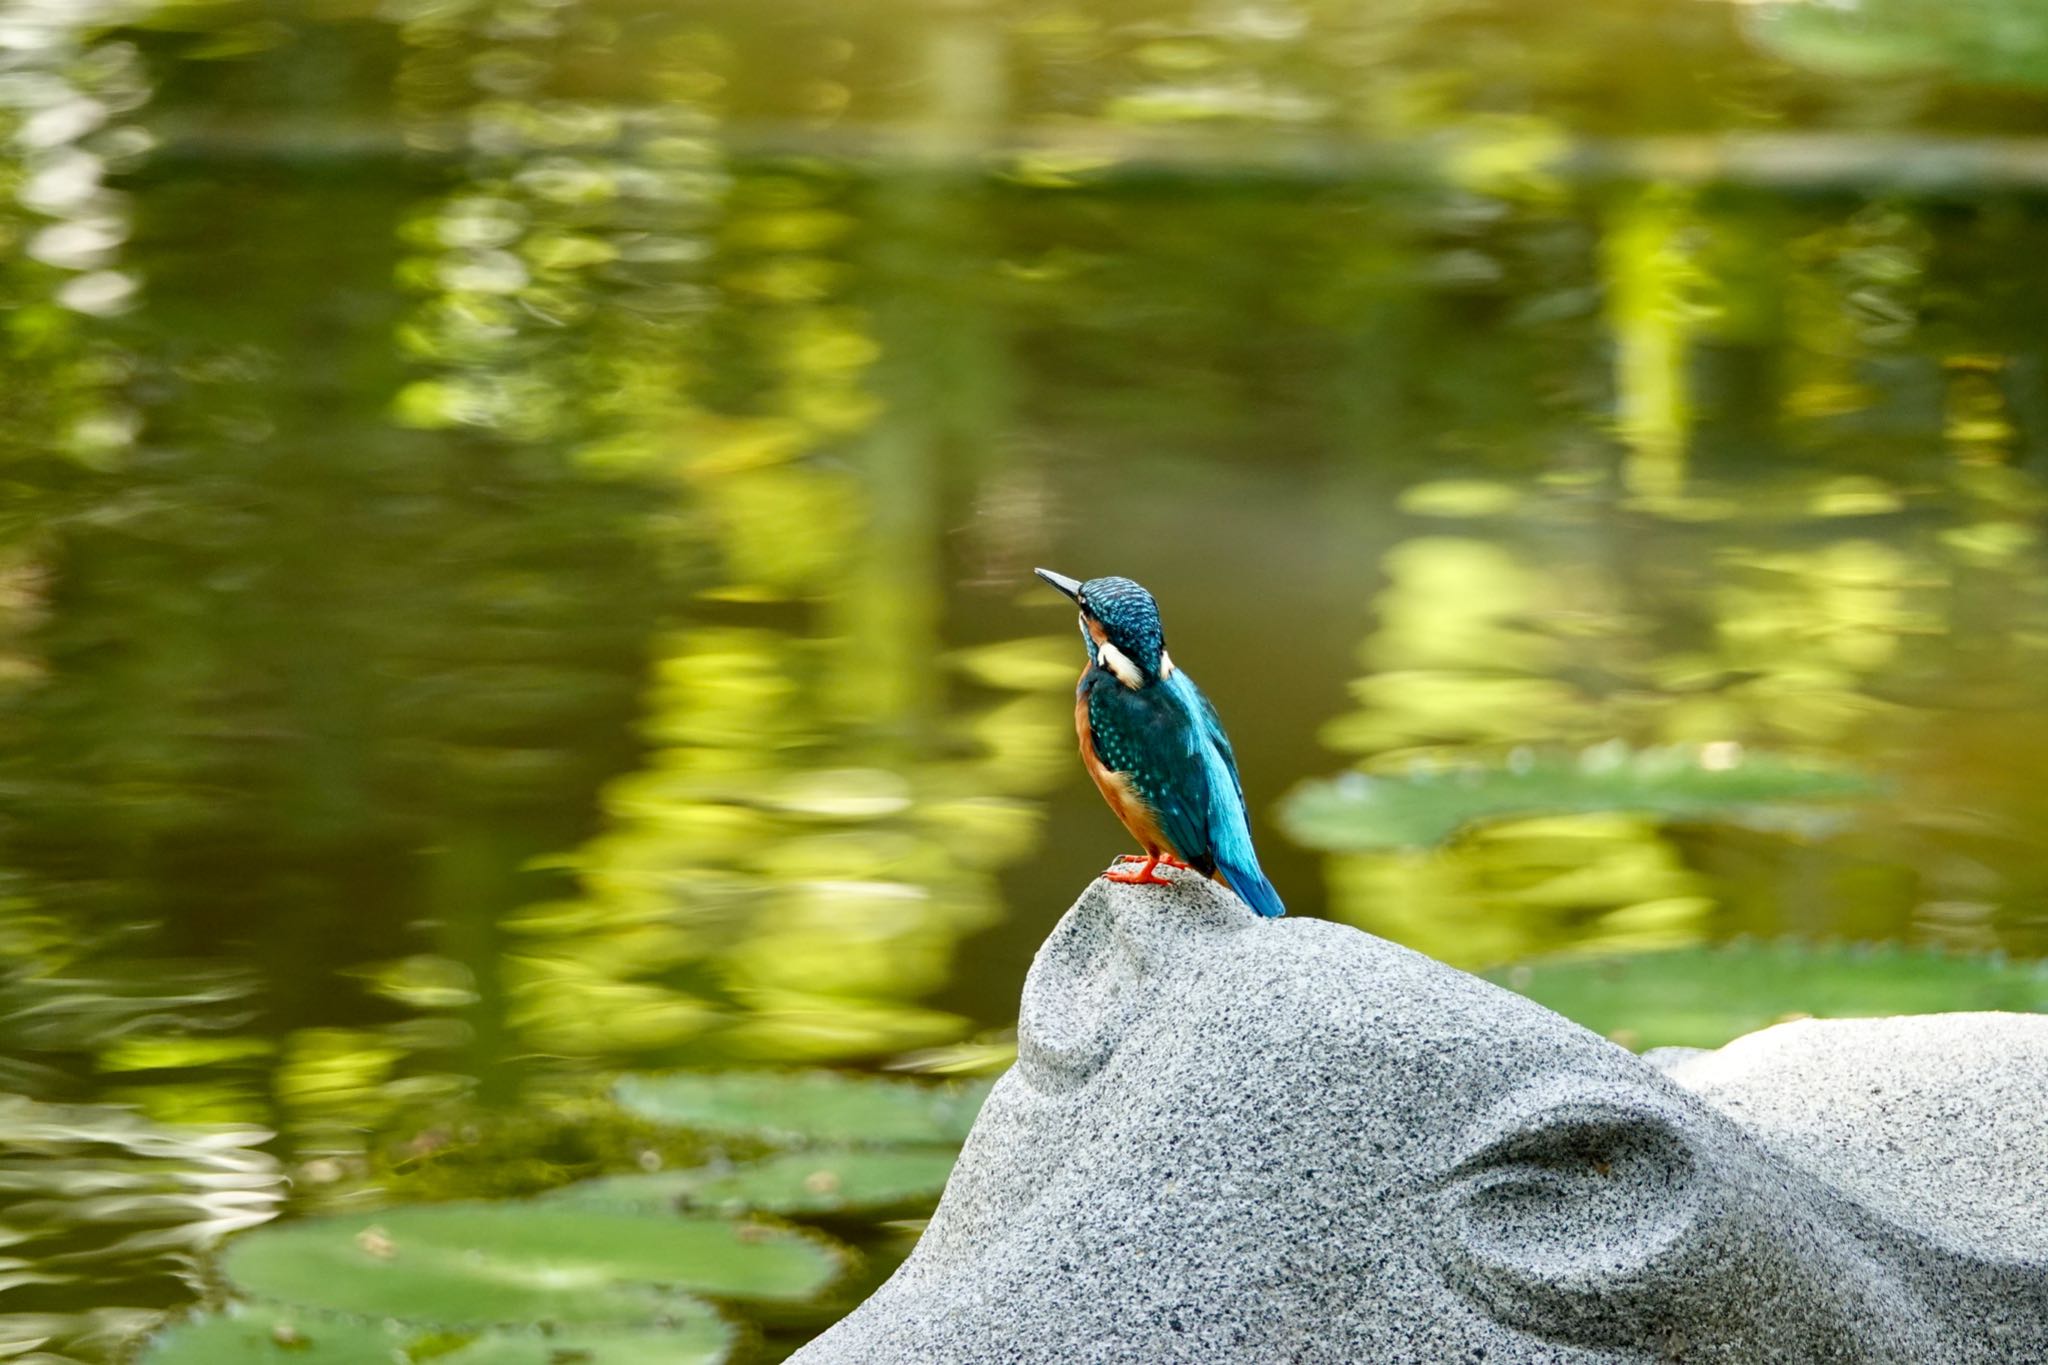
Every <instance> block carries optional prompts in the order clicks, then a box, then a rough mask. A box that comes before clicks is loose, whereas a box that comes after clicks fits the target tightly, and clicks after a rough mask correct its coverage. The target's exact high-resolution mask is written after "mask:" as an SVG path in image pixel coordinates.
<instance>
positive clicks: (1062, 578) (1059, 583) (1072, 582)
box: [1031, 569, 1081, 602]
mask: <svg viewBox="0 0 2048 1365" xmlns="http://www.w3.org/2000/svg"><path fill="white" fill-rule="evenodd" d="M1031 572H1033V573H1035V574H1037V575H1038V576H1039V577H1040V578H1043V579H1044V580H1045V581H1046V582H1048V583H1050V584H1052V585H1053V586H1054V587H1055V588H1058V589H1059V590H1060V591H1061V592H1063V593H1065V594H1066V595H1067V596H1069V597H1071V598H1073V599H1074V600H1075V601H1077V602H1078V601H1080V600H1081V580H1080V579H1078V578H1069V577H1067V576H1066V575H1065V574H1063V573H1054V572H1053V571H1052V570H1051V569H1033V570H1032V571H1031Z"/></svg>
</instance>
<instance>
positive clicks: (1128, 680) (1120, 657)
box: [1095, 640, 1145, 692]
mask: <svg viewBox="0 0 2048 1365" xmlns="http://www.w3.org/2000/svg"><path fill="white" fill-rule="evenodd" d="M1095 657H1096V659H1098V660H1099V661H1100V662H1101V664H1102V666H1103V667H1104V668H1106V669H1108V670H1109V671H1110V672H1112V673H1114V674H1116V680H1117V681H1118V682H1120V683H1122V684H1123V685H1124V686H1125V687H1128V688H1130V689H1131V690H1132V691H1134V692H1135V691H1136V690H1137V689H1138V688H1139V687H1141V686H1143V685H1144V682H1145V675H1144V674H1143V673H1141V672H1139V671H1138V666H1137V665H1136V664H1134V663H1132V662H1131V660H1130V656H1129V655H1127V654H1125V653H1124V652H1123V651H1122V650H1120V649H1118V648H1117V647H1116V646H1115V645H1113V644H1111V643H1110V642H1109V641H1107V640H1104V641H1102V642H1101V643H1100V644H1098V645H1096V646H1095Z"/></svg>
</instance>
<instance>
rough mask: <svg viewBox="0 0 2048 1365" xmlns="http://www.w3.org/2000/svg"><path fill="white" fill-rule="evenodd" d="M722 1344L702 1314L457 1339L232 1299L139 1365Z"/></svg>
mask: <svg viewBox="0 0 2048 1365" xmlns="http://www.w3.org/2000/svg"><path fill="white" fill-rule="evenodd" d="M732 1340H733V1329H732V1327H731V1325H730V1324H728V1323H726V1322H724V1321H723V1320H721V1319H719V1318H717V1317H713V1316H709V1315H697V1316H694V1317H692V1318H691V1319H690V1320H689V1321H687V1322H684V1323H681V1324H678V1325H677V1326H675V1327H672V1328H670V1327H663V1328H653V1329H640V1330H633V1331H623V1332H606V1331H595V1330H588V1329H585V1330H578V1331H569V1332H550V1331H543V1330H542V1329H540V1328H529V1329H504V1330H494V1331H488V1332H482V1333H476V1334H473V1335H465V1334H447V1333H442V1332H438V1331H431V1330H429V1331H423V1330H422V1329H420V1328H418V1327H408V1326H406V1325H404V1324H402V1323H395V1322H390V1321H370V1320H367V1319H361V1318H346V1317H337V1316H332V1315H329V1314H324V1313H307V1312H301V1311H299V1310H295V1309H288V1308H279V1307H276V1306H271V1305H263V1304H240V1305H237V1306H236V1307H235V1308H234V1309H232V1310H231V1311H230V1312H228V1313H219V1314H207V1315H205V1316H202V1317H197V1318H193V1319H191V1320H189V1321H187V1322H183V1323H180V1324H179V1325H178V1326H176V1327H173V1328H171V1329H170V1330H169V1331H167V1332H165V1333H163V1334H162V1335H161V1336H159V1337H157V1338H156V1340H155V1341H153V1342H152V1343H151V1344H150V1347H149V1349H148V1350H147V1351H146V1352H145V1353H144V1354H143V1355H142V1357H141V1358H140V1361H139V1365H266V1362H267V1363H268V1365H287V1362H289V1363H290V1365H384V1363H385V1362H393V1363H394V1365H396V1362H400V1361H417V1362H420V1365H426V1362H429V1361H431V1362H433V1365H570V1362H573V1363H574V1365H718V1362H720V1361H722V1360H724V1359H725V1358H726V1355H727V1353H728V1352H729V1351H730V1350H731V1348H732Z"/></svg>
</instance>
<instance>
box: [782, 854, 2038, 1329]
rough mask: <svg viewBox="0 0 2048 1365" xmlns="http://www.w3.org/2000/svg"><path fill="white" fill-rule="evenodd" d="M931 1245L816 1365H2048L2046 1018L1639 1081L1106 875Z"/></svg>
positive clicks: (1045, 983) (1464, 983) (1041, 976)
mask: <svg viewBox="0 0 2048 1365" xmlns="http://www.w3.org/2000/svg"><path fill="white" fill-rule="evenodd" d="M1018 1042H1019V1049H1018V1050H1019V1057H1018V1062H1017V1065H1016V1066H1015V1067H1014V1068H1012V1070H1011V1071H1010V1073H1009V1074H1008V1075H1006V1076H1005V1077H1004V1078H1003V1079H1002V1081H1001V1082H1000V1083H999V1084H998V1085H997V1086H996V1089H995V1092H994V1094H993V1095H992V1096H991V1097H990V1099H989V1101H988V1104H987V1106H986V1107H985V1108H984V1109H983V1110H982V1114H981V1118H980V1120H979V1122H977V1123H976V1125H975V1128H974V1132H973V1134H972V1136H971V1137H970V1138H969V1139H968V1142H967V1147H966V1150H965V1152H964V1153H963V1154H962V1157H961V1161H960V1165H959V1167H958V1168H957V1169H956V1170H955V1172H954V1174H953V1179H952V1182H951V1184H950V1185H949V1186H948V1187H947V1190H946V1196H945V1199H944V1201H943V1202H942V1203H941V1205H940V1207H939V1210H938V1212H937V1214H936V1215H935V1216H934V1217H933V1219H932V1222H931V1226H930V1227H929V1228H928V1229H927V1230H926V1232H925V1235H924V1237H923V1239H922V1240H921V1241H920V1242H919V1244H918V1247H917V1250H916V1252H915V1253H914V1254H913V1255H912V1256H911V1258H910V1260H909V1261H907V1262H906V1263H905V1264H904V1265H903V1267H902V1268H901V1269H900V1270H898V1271H897V1273H896V1275H895V1276H894V1277H893V1278H891V1279H890V1280H889V1282H888V1283H887V1284H885V1285H884V1286H882V1288H881V1289H880V1290H878V1291H877V1292H876V1293H875V1295H874V1296H873V1297H872V1298H870V1299H869V1300H868V1301H867V1302H866V1303H865V1304H863V1305H862V1306H861V1307H860V1308H859V1309H857V1310H856V1311H855V1312H854V1313H852V1314H851V1315H850V1316H848V1317H847V1318H846V1319H845V1320H844V1321H842V1322H841V1323H839V1324H838V1325H837V1326H835V1327H834V1328H833V1329H832V1330H831V1331H829V1332H827V1333H826V1334H825V1335H824V1336H822V1337H820V1338H819V1339H818V1340H817V1341H815V1342H813V1343H812V1344H811V1345H810V1346H808V1347H806V1348H805V1349H804V1350H803V1351H801V1352H799V1353H798V1355H797V1356H796V1357H795V1359H796V1360H797V1361H800V1362H802V1365H893V1363H895V1362H918V1363H919V1365H981V1363H982V1362H987V1365H998V1363H1000V1365H1024V1363H1027V1362H1044V1365H1084V1363H1085V1362H1122V1361H1132V1362H1138V1361H1142V1362H1176V1361H1189V1362H1208V1361H1229V1362H1256V1363H1257V1365H1266V1363H1267V1362H1289V1361H1292V1362H1318V1363H1321V1362H1327V1363H1328V1365H1515V1363H1518V1362H1539V1361H1540V1362H1557V1363H1558V1365H1592V1363H1593V1362H1626V1363H1627V1365H1659V1363H1660V1362H1672V1363H1674V1365H1677V1363H1680V1362H1717V1363H1719V1365H1793V1363H1794V1362H1798V1363H1799V1365H1835V1363H1839V1365H1849V1363H1850V1362H1858V1363H1867V1365H1992V1363H1993V1362H1998V1363H1999V1365H2044V1363H2048V1238H2044V1235H2043V1231H2042V1229H2043V1226H2044V1219H2048V1019H2042V1018H2036V1017H2033V1016H2019V1015H1956V1016H1933V1017H1929V1018H1922V1019H1905V1020H1873V1021H1844V1022H1835V1023H1804V1024H1795V1025H1785V1026H1781V1027H1779V1028H1774V1029H1770V1030H1766V1031H1765V1032H1763V1033H1760V1034H1756V1035H1752V1036H1751V1037H1749V1038H1745V1039H1742V1040H1739V1041H1738V1042H1736V1043H1734V1044H1731V1045H1730V1046H1729V1047H1727V1048H1724V1049H1722V1050H1721V1051H1719V1052H1715V1053H1702V1054H1696V1055H1683V1054H1673V1055H1668V1056H1666V1057H1663V1058H1660V1059H1659V1061H1660V1062H1661V1066H1660V1065H1656V1064H1652V1063H1648V1062H1645V1061H1644V1060H1642V1059H1640V1058H1638V1057H1635V1056H1633V1055H1631V1054H1630V1053H1628V1052H1627V1051H1625V1050H1623V1049H1622V1048H1619V1047H1616V1046H1614V1045H1613V1044H1610V1043H1608V1042H1606V1041H1604V1040H1603V1039H1601V1038H1598V1037H1596V1036H1594V1035H1593V1034H1591V1033H1588V1032H1586V1031H1585V1030H1584V1029H1581V1028H1579V1027H1578V1026H1576V1025H1574V1024H1572V1023H1570V1022H1568V1021H1566V1020H1565V1019H1563V1018H1561V1017H1559V1016H1558V1015H1555V1014H1552V1013H1551V1012H1549V1011H1548V1010H1545V1009H1543V1008H1541V1007H1540V1006H1538V1005H1535V1004H1533V1003H1531V1002H1529V1001H1527V1000H1525V999H1523V998H1521V997H1519V996H1516V995H1514V994H1511V993H1510V992H1507V991H1504V990H1501V989H1499V988H1497V987H1494V986H1492V985H1489V984H1488V983H1486V982H1484V981H1481V980H1479V979H1477V978H1476V977H1472V976H1468V975H1466V974H1465V973H1463V972H1458V971H1454V970H1452V969H1451V968H1448V967H1445V966H1443V965H1442V964H1440V963H1437V962H1434V961H1431V960H1430V959H1428V958H1425V957H1422V956H1420V955H1418V954H1415V953H1412V952H1409V951H1407V950H1406V949H1404V948H1400V947H1397V946H1396V945H1394V944H1391V943H1387V942H1384V941H1382V940H1380V939H1376V938H1373V937H1372V936H1370V935H1368V934H1363V933H1360V932H1359V931H1357V930H1355V929H1350V928H1346V927H1344V926H1342V925H1338V924H1331V923H1328V922H1325V921H1320V920H1309V919H1283V920H1272V921H1262V920H1260V919H1258V918H1257V917H1256V916H1254V915H1253V914H1252V913H1251V912H1250V911H1249V910H1248V909H1246V908H1245V907H1244V906H1243V905H1242V904H1241V903H1240V902H1239V901H1238V900H1237V899H1236V898H1235V897H1234V896H1231V895H1230V894H1229V893H1228V892H1225V891H1222V890H1220V889H1218V888H1215V887H1213V886H1211V885H1210V884H1208V883H1207V882H1204V881H1202V880H1201V879H1199V878H1197V877H1194V876H1192V875H1187V874H1181V875H1178V876H1177V877H1176V881H1175V884H1174V885H1173V886H1172V887H1170V888H1163V887H1125V886H1117V885H1114V884H1110V883H1105V882H1099V881H1098V882H1096V883H1095V884H1094V885H1093V886H1091V887H1090V888H1089V890H1088V892H1087V893H1086V894H1085V895H1083V896H1082V897H1081V899H1080V901H1079V902H1078V903H1077V904H1076V905H1075V906H1074V908H1073V909H1072V910H1070V911H1069V912H1068V913H1067V915H1066V917H1065V918H1064V919H1062V920H1061V921H1060V924H1059V926H1058V928H1056V929H1055V930H1054V931H1053V934H1052V937H1051V938H1050V939H1048V940H1047V942H1046V944H1045V946H1044V947H1043V948H1042V949H1041V950H1040V951H1039V954H1038V959H1037V961H1036V963H1034V964H1033V966H1032V969H1031V974H1030V977H1029V979H1028V980H1027V982H1026V983H1025V988H1024V1000H1023V1006H1022V1012H1021V1018H1020V1023H1019V1029H1018Z"/></svg>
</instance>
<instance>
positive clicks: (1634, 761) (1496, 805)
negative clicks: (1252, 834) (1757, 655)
mask: <svg viewBox="0 0 2048 1365" xmlns="http://www.w3.org/2000/svg"><path fill="white" fill-rule="evenodd" d="M1877 790H1878V788H1877V785H1876V784H1875V783H1873V782H1872V781H1871V780H1870V779H1869V778H1867V777H1864V776H1862V775H1860V774H1857V773H1852V772H1846V771H1843V770H1841V769H1837V768H1822V767H1815V766H1811V765H1808V764H1804V763H1795V762H1793V761H1791V760H1789V759H1785V758H1781V757H1775V756H1771V755H1764V754H1752V755H1748V756H1744V755H1742V754H1741V753H1740V751H1739V750H1736V749H1734V748H1733V746H1729V747H1728V748H1726V749H1723V748H1719V747H1717V746H1708V747H1707V748H1705V749H1699V750H1691V749H1645V750H1629V749H1625V748H1622V747H1620V746H1612V747H1610V746H1602V747H1600V748H1597V749H1592V750H1588V751H1587V752H1586V753H1585V754H1583V755H1579V756H1571V755H1563V754H1550V755H1543V756H1530V757H1528V758H1526V759H1525V760H1523V761H1520V762H1516V763H1512V764H1510V765H1508V766H1505V767H1484V766H1480V765H1478V764H1472V765H1467V766H1459V767H1450V768H1418V769H1415V770H1413V771H1410V772H1408V773H1404V774H1401V775H1399V776H1368V775H1366V774H1364V773H1346V774H1345V775H1344V776H1342V777H1339V778H1336V779H1334V780H1332V781H1324V782H1310V783H1305V784H1304V785H1302V786H1301V787H1298V788H1296V789H1295V791H1294V792H1293V794H1292V795H1290V796H1289V797H1288V798H1287V800H1286V801H1285V802H1284V803H1283V804H1282V806H1281V811H1280V818H1281V823H1282V824H1283V825H1284V826H1285V828H1286V830H1287V832H1288V834H1289V835H1291V836H1292V837H1293V838H1294V839H1295V840H1296V841H1297V842H1299V843H1303V844H1307V845H1308V846H1310V847H1311V848H1322V849H1330V850H1333V851H1337V852H1365V851H1371V850H1381V849H1392V848H1428V847H1432V846H1434V845H1437V844H1441V843H1443V842H1444V841H1446V840H1447V839H1449V838H1450V837H1451V836H1452V835H1454V834H1456V833H1457V832H1458V831H1459V830H1460V829H1463V828H1464V827H1465V826H1467V825H1471V824H1476V823H1478V822H1480V821H1484V820H1499V819H1511V818H1521V817H1529V816H1538V815H1583V814H1589V813H1593V812H1617V813H1627V814H1635V815H1653V816H1662V817H1665V818H1667V819H1673V820H1700V819H1716V820H1723V821H1730V822H1771V821H1772V820H1773V819H1776V820H1777V821H1779V822H1782V821H1783V820H1784V819H1785V818H1786V817H1787V814H1788V812H1789V811H1790V809H1791V808H1792V807H1794V806H1797V805H1802V804H1809V803H1816V802H1827V801H1844V800H1848V799H1850V798H1854V797H1864V796H1870V795H1872V794H1874V793H1875V792H1876V791H1877Z"/></svg>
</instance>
